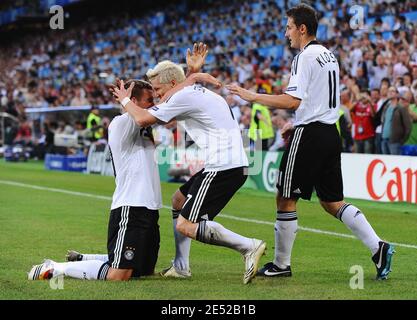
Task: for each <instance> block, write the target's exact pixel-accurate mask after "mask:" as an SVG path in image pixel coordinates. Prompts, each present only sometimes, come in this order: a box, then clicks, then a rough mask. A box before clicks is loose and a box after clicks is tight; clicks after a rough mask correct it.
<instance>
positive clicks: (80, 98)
mask: <svg viewBox="0 0 417 320" xmlns="http://www.w3.org/2000/svg"><path fill="white" fill-rule="evenodd" d="M70 105H71V106H87V105H90V102H89V101H88V100H87V99H86V98H85V92H84V90H83V89H81V88H80V87H77V88H75V94H74V98H72V99H71V103H70Z"/></svg>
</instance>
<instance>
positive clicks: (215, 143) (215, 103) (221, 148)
mask: <svg viewBox="0 0 417 320" xmlns="http://www.w3.org/2000/svg"><path fill="white" fill-rule="evenodd" d="M148 110H149V112H150V113H151V114H152V115H153V116H155V117H156V118H158V119H159V120H161V121H163V122H169V121H170V120H171V119H173V118H176V119H177V120H178V121H179V123H180V125H182V126H183V127H184V129H185V130H186V131H187V134H188V135H189V136H190V137H191V139H193V141H194V142H195V143H196V144H197V146H198V147H199V148H200V152H202V158H203V159H204V163H205V167H204V168H205V170H206V171H220V170H227V169H232V168H237V167H243V166H248V159H247V156H246V153H245V150H244V149H243V142H242V136H241V131H240V128H239V125H238V123H237V121H236V120H235V119H234V116H233V113H232V111H231V110H230V107H229V105H228V104H227V102H226V100H224V99H223V98H222V97H221V96H220V95H218V94H216V93H214V92H213V91H210V90H208V89H207V88H204V87H202V86H201V85H198V84H196V85H192V86H188V87H185V88H184V89H182V90H180V91H178V92H177V93H175V94H174V95H173V96H172V97H170V98H169V99H168V100H167V101H166V102H164V103H162V104H160V105H158V106H155V107H152V108H150V109H148Z"/></svg>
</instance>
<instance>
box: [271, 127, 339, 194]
mask: <svg viewBox="0 0 417 320" xmlns="http://www.w3.org/2000/svg"><path fill="white" fill-rule="evenodd" d="M341 150H342V143H341V137H340V135H339V132H338V130H337V128H336V125H334V124H324V123H321V122H312V123H309V124H307V125H301V126H297V127H296V128H295V130H294V132H293V134H292V136H291V138H290V142H289V144H288V147H287V149H286V150H285V152H284V155H283V156H282V160H281V163H280V166H279V171H278V182H277V188H278V191H279V193H280V195H281V196H282V197H284V198H292V199H298V198H302V199H305V200H310V199H311V195H312V193H313V190H314V189H315V190H316V193H317V196H318V197H319V198H320V199H321V200H322V201H326V202H336V201H341V200H343V181H342V170H341V164H340V153H341Z"/></svg>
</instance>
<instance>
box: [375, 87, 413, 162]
mask: <svg viewBox="0 0 417 320" xmlns="http://www.w3.org/2000/svg"><path fill="white" fill-rule="evenodd" d="M388 91H389V93H390V96H391V97H392V98H391V100H390V103H389V104H388V107H387V108H386V111H385V113H384V115H383V118H382V119H383V121H382V123H383V127H382V152H383V153H384V154H393V155H400V154H401V147H402V146H403V145H404V143H405V142H406V141H407V139H408V137H409V135H410V133H411V124H412V123H411V122H412V120H411V116H410V113H409V104H410V100H411V92H406V93H403V94H401V95H399V93H398V91H397V90H396V89H395V88H390V89H389V90H388Z"/></svg>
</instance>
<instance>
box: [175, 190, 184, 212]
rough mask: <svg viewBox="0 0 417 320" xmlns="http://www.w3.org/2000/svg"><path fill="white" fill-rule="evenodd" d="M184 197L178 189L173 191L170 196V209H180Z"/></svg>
mask: <svg viewBox="0 0 417 320" xmlns="http://www.w3.org/2000/svg"><path fill="white" fill-rule="evenodd" d="M185 199H186V197H185V196H184V195H183V194H182V192H181V191H180V190H177V191H175V193H174V194H173V196H172V199H171V201H172V209H174V210H181V209H182V206H183V205H184V202H185Z"/></svg>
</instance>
